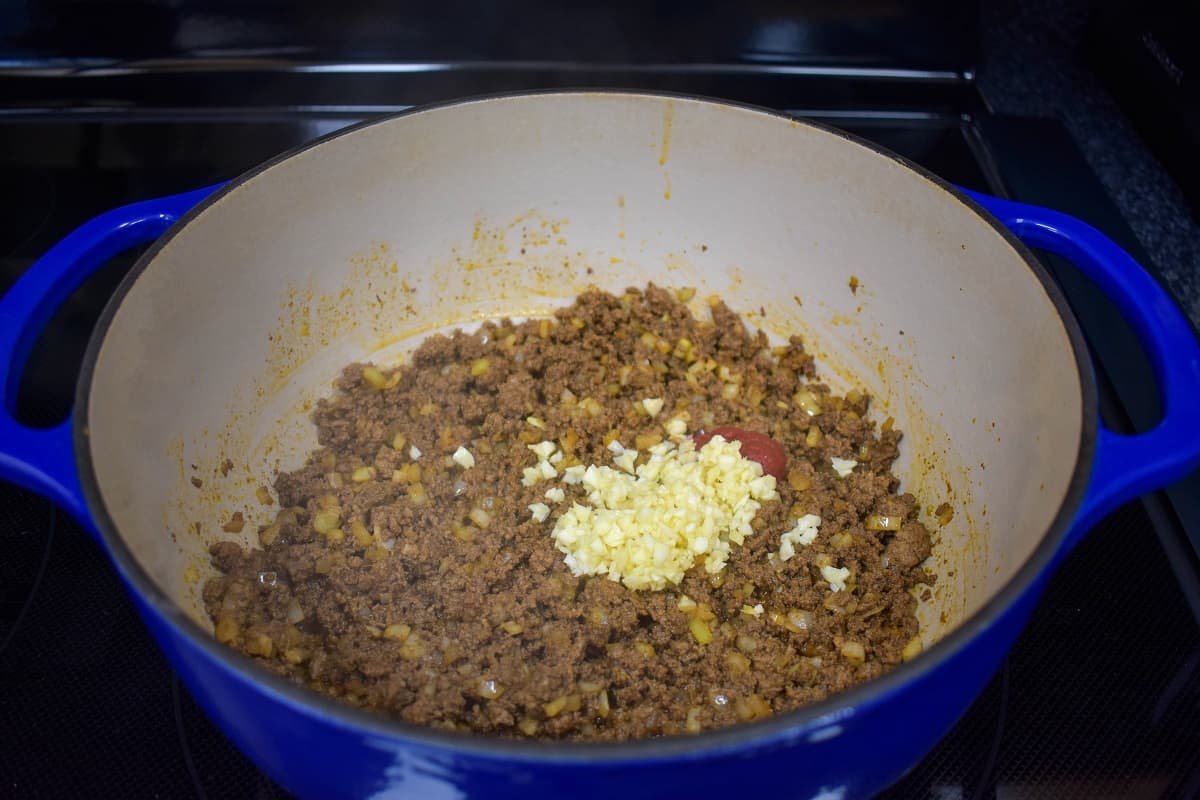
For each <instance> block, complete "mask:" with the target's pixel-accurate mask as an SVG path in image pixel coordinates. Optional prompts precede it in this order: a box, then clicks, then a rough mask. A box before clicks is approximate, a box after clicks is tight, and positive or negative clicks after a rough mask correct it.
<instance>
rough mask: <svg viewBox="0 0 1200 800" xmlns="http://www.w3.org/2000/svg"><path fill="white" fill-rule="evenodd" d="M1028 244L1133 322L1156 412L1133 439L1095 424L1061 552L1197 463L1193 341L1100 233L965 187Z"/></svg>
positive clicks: (1182, 321) (1150, 282)
mask: <svg viewBox="0 0 1200 800" xmlns="http://www.w3.org/2000/svg"><path fill="white" fill-rule="evenodd" d="M966 194H967V195H968V196H970V197H971V198H972V199H973V200H975V201H976V202H978V203H979V204H980V205H982V206H983V207H984V208H985V209H987V210H988V211H990V212H991V213H992V214H993V215H994V216H995V217H996V218H997V219H999V220H1000V221H1001V222H1002V223H1004V225H1005V227H1007V228H1008V229H1009V230H1011V231H1012V232H1013V233H1014V234H1016V235H1017V237H1018V238H1019V239H1021V241H1023V242H1024V243H1025V244H1027V245H1029V246H1030V247H1036V248H1040V249H1042V250H1047V251H1049V252H1051V253H1055V254H1057V255H1060V256H1062V257H1063V258H1065V259H1067V260H1068V261H1070V262H1071V263H1072V264H1073V265H1074V266H1075V267H1077V268H1078V269H1079V270H1080V271H1081V272H1083V274H1084V275H1086V276H1087V277H1088V278H1089V279H1090V280H1091V281H1092V282H1093V283H1095V284H1096V285H1097V286H1098V287H1100V289H1102V290H1103V291H1104V293H1105V294H1107V295H1108V296H1109V298H1110V299H1111V300H1112V301H1113V302H1114V303H1115V304H1116V306H1117V308H1118V309H1119V310H1120V311H1121V313H1122V315H1124V317H1125V318H1126V319H1127V320H1128V321H1129V323H1130V325H1132V326H1133V329H1134V331H1135V332H1136V333H1137V336H1138V339H1139V340H1140V341H1141V343H1142V347H1143V348H1144V349H1145V351H1146V354H1147V355H1148V356H1149V359H1150V363H1151V365H1152V367H1153V368H1154V374H1155V377H1156V378H1157V380H1158V391H1159V395H1160V396H1161V399H1162V408H1163V417H1162V420H1161V421H1160V422H1159V423H1158V425H1156V426H1155V427H1154V428H1153V429H1152V430H1149V431H1147V432H1145V433H1141V434H1138V435H1136V436H1125V435H1122V434H1118V433H1114V432H1112V431H1110V430H1108V429H1107V428H1105V427H1104V426H1103V424H1101V425H1100V427H1099V436H1098V439H1097V441H1096V454H1095V459H1094V461H1093V465H1092V475H1091V479H1090V481H1089V483H1088V489H1087V494H1086V495H1085V497H1084V500H1083V504H1082V505H1081V506H1080V508H1079V512H1078V514H1077V515H1076V517H1075V521H1074V523H1073V525H1072V527H1071V532H1070V533H1069V534H1068V537H1067V540H1066V542H1064V552H1065V550H1067V549H1069V548H1070V547H1072V546H1074V545H1075V543H1076V542H1078V541H1079V539H1080V538H1082V536H1083V534H1084V533H1085V532H1086V531H1087V530H1088V529H1089V528H1091V527H1092V525H1094V524H1095V523H1097V522H1099V521H1100V519H1101V518H1102V517H1104V515H1106V514H1107V513H1108V512H1110V511H1112V510H1113V509H1115V508H1116V507H1117V506H1119V505H1121V504H1122V503H1125V502H1127V501H1129V500H1132V499H1133V498H1135V497H1138V496H1140V495H1142V494H1145V493H1146V492H1148V491H1152V490H1154V489H1160V488H1162V487H1164V486H1167V485H1168V484H1171V483H1174V482H1175V481H1176V480H1179V479H1180V478H1182V477H1184V476H1185V475H1187V474H1188V473H1189V472H1190V471H1191V470H1193V469H1195V467H1196V466H1197V464H1200V413H1198V411H1200V345H1198V344H1197V341H1196V334H1195V333H1194V332H1193V330H1192V326H1191V324H1190V323H1189V322H1188V320H1187V318H1186V317H1185V316H1184V315H1183V312H1181V311H1180V310H1179V308H1178V306H1176V305H1175V303H1174V301H1173V300H1172V299H1171V297H1170V295H1168V294H1167V292H1166V291H1165V290H1164V289H1163V288H1162V287H1161V286H1160V285H1159V284H1158V282H1157V281H1155V280H1154V279H1153V278H1152V277H1150V275H1149V274H1147V272H1146V271H1145V270H1144V269H1142V268H1141V266H1140V265H1139V264H1138V263H1137V262H1136V261H1134V260H1133V258H1132V257H1131V256H1130V255H1129V254H1128V253H1126V252H1125V251H1124V250H1122V249H1121V248H1120V247H1119V246H1118V245H1117V244H1116V243H1115V242H1113V241H1112V240H1111V239H1109V238H1108V237H1107V236H1105V235H1104V234H1103V233H1101V232H1100V231H1098V230H1096V229H1095V228H1093V227H1092V226H1091V225H1088V224H1087V223H1086V222H1082V221H1080V220H1078V219H1075V218H1074V217H1071V216H1067V215H1066V214H1062V213H1060V212H1057V211H1051V210H1049V209H1045V208H1040V207H1038V206H1031V205H1026V204H1024V203H1015V202H1013V201H1011V200H1002V199H1000V198H997V197H990V196H988V195H982V194H977V193H975V192H969V191H967V192H966Z"/></svg>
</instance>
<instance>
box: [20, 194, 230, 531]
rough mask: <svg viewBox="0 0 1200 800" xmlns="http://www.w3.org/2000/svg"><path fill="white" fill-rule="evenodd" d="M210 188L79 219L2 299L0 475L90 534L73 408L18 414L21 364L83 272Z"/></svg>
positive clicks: (149, 236)
mask: <svg viewBox="0 0 1200 800" xmlns="http://www.w3.org/2000/svg"><path fill="white" fill-rule="evenodd" d="M215 188H217V187H216V186H209V187H207V188H204V189H197V190H195V191H191V192H186V193H184V194H177V195H172V196H170V197H162V198H159V199H157V200H146V201H143V202H140V203H132V204H130V205H127V206H122V207H120V208H116V209H113V210H112V211H108V212H106V213H104V214H101V215H100V216H98V217H96V218H94V219H92V220H89V221H88V222H85V223H84V224H83V225H80V226H79V227H78V228H76V229H75V230H74V231H72V232H71V233H69V234H68V235H67V236H66V238H64V239H63V240H62V241H60V242H59V243H58V244H56V245H54V247H52V248H50V250H48V251H47V252H46V254H45V255H43V256H42V257H41V258H39V259H38V260H37V261H36V262H35V263H34V264H33V266H31V267H30V268H29V269H28V270H26V271H25V273H24V274H22V275H21V277H20V278H19V279H18V280H17V282H16V283H15V284H13V286H12V288H11V289H9V290H8V292H7V293H6V294H4V295H3V296H2V297H0V480H6V481H10V482H12V483H15V484H16V485H18V486H21V487H24V488H26V489H31V490H33V491H35V492H37V493H38V494H41V495H43V496H45V497H47V498H49V499H51V500H53V501H54V502H55V503H57V504H58V505H60V506H62V507H63V508H65V509H66V510H67V511H69V512H71V514H72V515H73V516H74V517H75V519H77V520H78V521H79V522H80V523H81V524H82V525H83V526H84V528H86V529H87V530H88V531H89V532H90V533H91V534H92V535H93V536H96V535H97V534H96V529H95V527H94V525H93V523H92V520H91V517H90V515H89V514H88V510H87V502H86V500H85V499H84V495H83V489H82V486H81V484H80V482H79V472H78V470H77V469H76V466H75V453H74V448H73V446H72V441H71V435H72V426H73V420H72V417H73V416H74V414H73V413H72V415H71V416H68V417H67V419H66V420H65V421H64V422H61V423H59V424H58V425H55V426H54V427H52V428H45V429H40V428H30V427H28V426H26V425H23V424H21V423H20V422H18V421H17V419H16V405H17V389H18V387H19V386H20V383H21V375H22V373H23V372H24V369H25V362H26V360H27V359H28V358H29V353H30V351H31V350H32V349H33V345H34V342H36V341H37V337H38V335H39V334H40V333H41V332H42V329H43V328H44V327H45V326H46V323H47V322H49V321H50V318H51V317H52V316H53V314H54V312H55V311H56V310H57V309H58V307H59V306H60V305H61V304H62V303H63V302H64V301H65V300H66V299H67V298H68V297H70V296H71V294H72V292H74V291H75V290H76V289H77V288H79V286H80V285H81V284H82V283H83V282H84V281H85V280H86V279H87V278H88V276H90V275H91V274H92V273H94V272H95V271H96V270H97V269H99V268H100V267H101V266H103V265H104V264H105V263H106V262H107V261H108V260H109V259H110V258H112V257H113V256H115V255H117V254H118V253H120V252H122V251H124V250H128V249H129V248H131V247H135V246H137V245H140V244H145V243H146V242H151V241H154V240H155V239H157V238H158V237H159V236H161V235H162V234H163V232H164V231H166V230H167V228H169V227H170V226H171V225H172V224H174V223H175V221H176V220H178V219H179V218H180V217H181V216H183V215H184V214H185V213H186V212H187V211H188V210H189V209H190V208H192V207H193V206H194V205H196V204H197V203H199V202H200V201H201V200H203V199H204V198H205V197H207V196H208V195H209V194H210V193H211V192H212V191H213V190H214V189H215Z"/></svg>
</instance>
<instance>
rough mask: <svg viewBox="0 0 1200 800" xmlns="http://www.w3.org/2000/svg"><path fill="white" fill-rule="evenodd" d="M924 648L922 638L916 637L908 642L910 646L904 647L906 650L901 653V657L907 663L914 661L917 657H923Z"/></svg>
mask: <svg viewBox="0 0 1200 800" xmlns="http://www.w3.org/2000/svg"><path fill="white" fill-rule="evenodd" d="M923 649H924V646H923V645H922V644H921V637H920V636H914V637H913V638H911V639H909V640H908V644H906V645H904V650H903V651H902V652H901V653H900V657H901V658H903V659H904V660H905V661H912V660H913V659H914V658H916V657H917V656H919V655H921V651H922V650H923Z"/></svg>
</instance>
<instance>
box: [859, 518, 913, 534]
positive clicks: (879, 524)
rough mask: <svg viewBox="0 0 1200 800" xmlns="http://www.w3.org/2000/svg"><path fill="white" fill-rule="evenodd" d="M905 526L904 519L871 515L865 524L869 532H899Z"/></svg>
mask: <svg viewBox="0 0 1200 800" xmlns="http://www.w3.org/2000/svg"><path fill="white" fill-rule="evenodd" d="M903 524H904V518H903V517H898V516H896V515H894V514H893V515H885V514H871V515H869V516H868V517H867V518H866V520H865V521H864V522H863V525H864V527H866V529H867V530H869V531H898V530H900V528H901V526H902V525H903Z"/></svg>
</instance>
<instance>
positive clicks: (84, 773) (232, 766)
mask: <svg viewBox="0 0 1200 800" xmlns="http://www.w3.org/2000/svg"><path fill="white" fill-rule="evenodd" d="M118 112H119V113H118ZM805 113H806V114H807V115H808V116H813V117H817V118H820V119H823V120H824V121H826V122H831V123H832V124H836V125H839V126H841V127H843V128H845V129H847V130H850V131H852V132H854V133H858V134H860V135H862V136H865V137H866V138H869V139H872V140H874V141H877V142H879V143H881V144H883V145H884V146H886V147H888V148H891V149H893V150H895V151H897V152H899V153H901V154H902V155H905V156H907V157H908V158H910V159H912V160H914V161H916V162H918V163H920V164H923V165H925V166H927V167H928V168H930V169H931V170H933V171H934V172H936V173H938V174H940V175H942V176H943V177H945V178H947V179H949V180H951V181H954V182H957V183H960V184H963V185H965V186H968V187H970V188H974V189H981V190H985V191H992V192H1008V193H1011V194H1013V195H1015V196H1017V199H1023V200H1030V201H1040V202H1046V203H1052V202H1055V203H1056V204H1057V205H1058V206H1059V207H1060V208H1063V210H1066V211H1069V212H1073V213H1076V214H1081V215H1084V216H1086V217H1087V218H1088V219H1089V220H1090V221H1091V222H1093V224H1097V225H1099V226H1100V227H1102V228H1104V229H1105V230H1106V231H1108V232H1109V233H1110V235H1113V236H1116V237H1117V238H1122V237H1124V241H1129V240H1130V239H1131V237H1130V236H1129V234H1128V231H1127V229H1124V228H1123V223H1122V222H1121V221H1120V218H1119V217H1118V216H1116V215H1115V211H1113V210H1112V207H1111V205H1108V204H1107V201H1106V200H1105V199H1104V196H1103V192H1102V191H1100V190H1099V189H1098V184H1096V183H1095V178H1094V177H1091V176H1090V173H1088V172H1087V171H1086V167H1084V166H1083V162H1082V161H1081V159H1080V158H1079V155H1078V153H1077V152H1075V150H1074V148H1073V145H1072V143H1071V142H1070V140H1069V139H1068V138H1067V137H1066V134H1065V133H1064V132H1063V131H1062V129H1061V128H1058V127H1057V126H1055V125H1053V124H1051V123H1046V122H1041V121H1035V120H1020V119H998V118H993V117H990V116H988V115H987V114H986V113H985V112H983V111H982V110H981V109H975V110H974V112H973V113H971V114H968V115H964V114H962V113H960V112H954V113H946V112H944V111H937V112H930V113H925V112H920V113H915V112H909V111H904V112H897V111H895V110H888V111H885V112H879V111H875V112H868V113H857V112H854V111H846V110H840V111H837V112H836V113H835V112H833V111H829V112H825V113H821V112H811V111H810V112H805ZM357 116H360V114H358V113H356V112H354V111H336V110H335V111H321V110H309V111H307V112H305V111H294V110H293V111H288V112H276V111H272V112H270V113H262V112H259V111H255V110H253V109H243V110H233V111H230V110H225V111H222V112H221V113H211V114H206V113H203V112H194V113H192V112H189V113H182V112H178V111H171V110H169V109H168V110H158V111H156V112H155V113H150V114H144V115H139V114H138V113H136V110H135V111H134V112H130V111H129V110H128V109H124V110H118V111H117V112H111V111H110V112H102V113H70V112H62V111H55V112H51V111H45V112H39V111H36V110H34V111H30V112H22V113H17V114H9V115H5V114H3V113H0V291H3V290H4V289H6V288H7V287H8V286H9V285H11V283H12V281H14V280H15V279H16V278H17V276H18V275H19V274H20V273H21V272H22V271H23V270H25V269H26V268H27V267H28V266H29V265H30V264H31V263H32V261H33V259H34V258H35V257H36V256H37V255H39V254H40V253H41V252H43V251H44V250H45V249H46V248H47V247H48V246H49V245H50V244H52V243H53V242H54V241H56V240H57V239H58V238H60V237H61V236H62V235H64V234H65V233H66V232H67V231H68V230H70V229H71V228H72V227H73V226H75V225H77V224H79V223H81V222H83V221H84V220H86V219H88V218H89V217H91V216H93V215H95V214H97V213H100V212H102V211H104V210H106V209H108V208H111V207H113V206H115V205H118V204H121V203H125V202H130V201H134V200H139V199H145V198H149V197H155V196H159V195H164V194H169V193H174V192H179V191H183V190H187V189H192V188H196V187H199V186H203V185H206V184H208V183H211V182H214V181H217V180H222V179H227V178H230V177H233V176H235V175H237V174H238V173H239V172H240V171H242V170H243V169H246V168H248V167H250V166H252V165H254V164H256V163H257V162H259V161H261V160H263V159H265V158H267V157H270V156H273V155H275V154H276V153H278V152H280V151H282V150H284V149H286V148H288V147H290V146H292V145H294V144H297V143H299V142H301V141H305V140H308V139H310V138H312V137H314V136H317V135H321V134H323V133H326V132H328V131H330V130H334V129H336V128H338V127H340V126H342V125H345V124H347V123H349V122H352V121H354V119H355V118H356V117H357ZM1089 181H1090V182H1089ZM1064 187H1066V189H1064ZM1056 193H1057V194H1056ZM1073 204H1074V207H1070V206H1072V205H1073ZM132 262H133V256H132V255H129V256H125V257H121V258H118V259H116V260H114V261H113V262H112V263H111V264H110V265H109V266H108V267H106V268H105V269H104V270H103V271H102V272H101V273H100V274H99V275H98V276H97V277H96V278H95V279H93V280H92V281H90V282H89V283H88V284H87V285H86V286H85V287H84V288H83V289H82V290H80V292H78V293H77V294H76V295H75V296H74V297H73V298H72V299H71V300H70V301H69V302H68V303H67V305H66V306H65V307H64V309H63V310H62V311H61V312H60V313H59V314H58V315H57V316H56V318H55V319H54V321H53V322H52V324H51V327H50V330H49V331H48V332H47V333H46V334H45V335H44V336H43V337H42V339H41V341H40V342H39V344H38V346H37V348H36V352H35V354H34V357H33V359H32V361H31V364H30V368H29V370H28V371H27V374H26V377H25V380H24V383H23V385H22V389H21V393H20V397H19V402H18V406H19V413H20V414H21V416H22V417H23V418H24V419H25V420H27V421H28V422H29V423H30V424H37V425H47V424H51V423H53V422H55V421H57V420H58V419H61V418H62V417H63V415H65V413H66V412H67V409H68V405H69V402H70V395H71V392H72V389H73V385H74V382H75V379H76V376H77V374H78V364H79V360H80V357H81V354H82V351H83V347H84V344H85V342H86V338H87V336H88V334H89V332H90V327H91V325H92V323H93V321H94V320H95V318H96V316H97V315H98V314H99V312H100V309H101V308H102V306H103V304H104V302H105V300H106V299H107V298H108V296H109V295H110V294H111V292H112V290H113V288H114V287H115V285H116V283H117V281H119V279H120V277H121V276H122V275H123V274H124V272H125V270H127V269H128V268H129V266H130V265H131V264H132ZM1055 268H1056V269H1060V268H1061V265H1055ZM1060 274H1062V275H1063V276H1064V283H1065V284H1070V280H1071V279H1070V276H1069V273H1067V272H1066V271H1065V270H1063V271H1061V272H1060ZM1068 292H1069V294H1070V296H1071V299H1072V301H1073V303H1075V304H1076V305H1077V308H1078V309H1079V310H1080V317H1081V319H1083V321H1084V324H1085V327H1086V328H1087V333H1088V335H1089V338H1090V339H1092V340H1093V342H1094V343H1096V344H1097V346H1098V347H1100V348H1101V349H1102V350H1104V352H1103V353H1101V357H1100V358H1099V359H1098V361H1099V362H1100V365H1101V368H1102V371H1103V372H1104V373H1105V375H1106V376H1107V378H1106V381H1107V380H1108V379H1111V382H1106V390H1107V394H1106V399H1107V402H1108V406H1109V410H1110V417H1111V419H1112V421H1113V424H1115V425H1124V424H1129V421H1130V419H1132V420H1133V422H1134V423H1135V424H1137V423H1139V420H1140V419H1141V417H1142V416H1144V415H1145V414H1147V413H1153V408H1151V407H1150V406H1152V405H1153V401H1152V400H1150V401H1147V400H1145V392H1146V391H1149V392H1150V394H1151V395H1152V394H1153V392H1152V390H1148V389H1146V386H1145V381H1144V379H1143V375H1142V373H1141V372H1139V371H1138V370H1139V369H1140V367H1139V366H1138V364H1137V363H1134V362H1136V358H1135V359H1133V361H1129V360H1128V359H1127V358H1126V356H1127V355H1128V354H1127V353H1126V352H1125V351H1126V350H1128V349H1129V348H1128V347H1127V341H1126V339H1125V338H1122V336H1123V334H1122V333H1121V329H1120V327H1119V325H1117V324H1115V323H1112V322H1111V320H1110V319H1109V318H1108V317H1106V316H1105V315H1106V314H1107V313H1108V312H1107V310H1106V309H1105V308H1104V304H1103V303H1101V302H1100V301H1098V300H1096V299H1095V298H1094V297H1093V296H1091V295H1089V293H1088V291H1087V287H1078V286H1075V287H1072V286H1068ZM1126 338H1127V337H1126ZM1114 354H1115V355H1114ZM1102 377H1103V376H1102ZM1147 409H1149V410H1147ZM1177 494H1178V492H1177ZM1180 508H1182V507H1177V506H1176V505H1175V504H1173V503H1172V502H1171V501H1170V498H1167V497H1166V496H1156V497H1153V498H1151V499H1150V500H1149V501H1147V502H1137V503H1134V504H1131V505H1129V506H1127V507H1125V508H1123V509H1121V510H1120V511H1118V512H1117V513H1115V514H1114V515H1113V516H1112V517H1111V518H1110V519H1108V520H1106V521H1105V522H1103V523H1102V524H1101V525H1099V526H1098V527H1097V528H1096V529H1095V530H1094V531H1093V532H1092V533H1091V534H1090V536H1089V537H1088V538H1087V539H1086V540H1085V541H1084V542H1083V544H1082V545H1080V547H1079V548H1078V550H1077V551H1076V552H1075V553H1074V554H1072V555H1071V556H1070V557H1069V559H1067V561H1066V562H1065V563H1064V564H1063V566H1062V568H1061V570H1060V571H1059V573H1058V574H1057V575H1056V576H1055V578H1054V580H1053V582H1052V584H1051V587H1050V589H1049V590H1048V592H1047V594H1046V595H1045V598H1044V599H1043V600H1042V602H1041V604H1040V606H1039V608H1038V610H1037V612H1036V614H1035V616H1034V618H1033V620H1032V622H1031V624H1030V625H1029V627H1028V629H1027V630H1026V632H1025V633H1024V635H1023V636H1022V637H1021V639H1020V641H1019V643H1018V644H1017V646H1016V648H1015V649H1014V651H1013V652H1012V654H1011V656H1010V657H1009V658H1008V660H1007V661H1006V662H1005V664H1004V666H1003V668H1002V670H1001V671H1000V673H999V674H998V675H996V677H995V678H994V680H993V681H992V683H991V685H990V686H989V688H988V689H987V691H986V692H985V693H984V694H983V695H982V696H981V697H980V698H979V700H978V701H977V702H976V703H975V705H974V706H973V707H972V708H971V710H970V711H969V712H968V713H967V714H966V716H965V717H964V718H963V719H962V720H961V722H960V723H959V724H958V726H957V727H956V728H955V729H954V730H953V732H952V733H951V734H950V735H949V736H947V737H946V738H945V739H944V740H943V741H942V743H941V744H939V745H938V747H937V748H936V749H935V750H934V751H933V752H932V753H931V754H930V755H929V756H928V757H927V758H926V759H925V760H924V761H922V762H921V763H920V764H919V765H917V766H916V767H915V768H914V769H913V771H912V772H911V773H910V774H909V775H908V776H907V777H905V778H904V779H903V780H902V781H901V782H900V783H898V784H897V785H896V786H894V787H893V788H892V789H890V790H889V791H888V792H886V793H885V794H884V797H887V798H938V800H954V799H956V798H963V799H964V800H967V799H970V798H996V799H997V800H1008V799H1009V798H1014V799H1018V800H1023V799H1024V798H1067V797H1078V798H1127V797H1134V798H1157V797H1193V796H1197V795H1200V624H1198V621H1197V619H1198V618H1197V614H1196V608H1197V604H1196V602H1195V601H1196V599H1197V596H1198V595H1200V580H1197V572H1196V555H1195V552H1194V550H1193V549H1192V548H1190V547H1189V546H1188V533H1189V532H1190V533H1191V534H1193V535H1195V534H1196V532H1197V529H1196V527H1195V524H1194V521H1191V520H1190V519H1188V518H1187V511H1186V509H1183V510H1182V511H1181V510H1180ZM1181 515H1182V516H1183V517H1184V520H1183V521H1182V522H1181V519H1180V517H1181ZM912 724H914V725H919V724H921V723H920V720H919V719H914V720H913V723H912ZM0 742H2V743H3V744H2V745H0V797H19V798H25V797H47V798H58V797H86V798H110V797H111V798H142V797H146V798H154V797H163V798H177V797H178V798H188V797H195V798H274V797H283V796H284V793H283V792H282V790H280V789H279V788H278V787H277V786H275V785H274V784H273V783H272V782H271V781H270V780H269V779H267V778H266V777H264V776H263V775H262V774H261V773H259V772H258V771H257V770H256V769H255V768H254V766H253V765H251V764H250V763H249V762H248V761H247V760H246V759H245V758H244V757H243V756H242V755H241V754H240V753H239V752H238V751H237V750H236V749H234V748H233V746H232V745H230V744H229V742H228V741H227V740H226V739H225V738H224V737H223V735H222V734H221V733H220V732H218V731H217V730H216V729H215V728H214V727H213V726H212V725H211V724H210V723H209V722H208V720H207V719H206V718H205V717H204V715H203V714H202V713H201V712H200V711H199V709H198V708H197V706H196V705H195V703H194V702H193V701H192V700H191V698H190V697H189V695H188V693H187V691H186V690H185V689H184V688H183V687H182V686H181V685H180V683H179V681H178V680H177V679H176V678H175V677H174V675H173V674H172V672H171V670H170V668H169V667H168V666H167V664H166V662H165V661H164V659H163V658H162V657H161V656H160V654H159V652H158V650H157V649H156V648H155V646H154V644H153V642H152V641H151V639H150V637H149V635H148V633H147V632H146V631H145V630H144V629H143V628H142V626H141V623H140V621H139V620H138V618H137V617H136V615H135V613H134V610H133V607H132V605H131V603H130V602H129V600H128V599H127V598H126V596H125V594H124V591H123V589H122V588H121V586H120V585H119V583H118V580H117V578H116V577H115V575H114V573H113V571H112V569H111V568H110V567H109V564H108V563H107V561H106V557H105V555H104V554H103V553H102V552H101V550H100V549H99V548H98V547H97V546H96V545H95V544H93V543H92V541H91V540H90V539H89V538H88V537H87V536H86V535H84V534H83V533H82V531H80V529H79V528H78V526H77V525H76V524H75V523H74V522H73V521H72V520H70V519H69V518H68V517H67V516H66V515H65V514H63V513H62V512H60V511H58V510H56V509H55V508H54V507H53V506H52V505H51V504H50V503H49V502H47V501H45V500H43V499H41V498H38V497H35V496H33V495H30V494H28V493H25V492H22V491H19V490H17V489H16V488H14V487H12V486H9V485H5V484H0ZM863 757H864V758H868V759H869V758H870V757H871V754H870V753H869V752H864V754H863Z"/></svg>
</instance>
